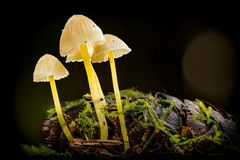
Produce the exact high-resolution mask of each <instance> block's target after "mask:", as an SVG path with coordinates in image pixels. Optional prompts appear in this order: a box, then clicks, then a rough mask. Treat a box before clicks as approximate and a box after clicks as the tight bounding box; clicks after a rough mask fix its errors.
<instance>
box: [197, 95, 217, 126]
mask: <svg viewBox="0 0 240 160" xmlns="http://www.w3.org/2000/svg"><path fill="white" fill-rule="evenodd" d="M194 104H196V105H198V106H199V107H200V109H201V111H202V113H203V116H202V115H200V116H199V115H197V116H196V117H195V119H196V120H203V121H206V123H207V125H210V123H212V122H213V120H212V119H211V113H212V108H211V107H210V106H209V107H206V106H205V104H204V103H203V102H202V101H200V100H198V99H196V100H195V102H194Z"/></svg>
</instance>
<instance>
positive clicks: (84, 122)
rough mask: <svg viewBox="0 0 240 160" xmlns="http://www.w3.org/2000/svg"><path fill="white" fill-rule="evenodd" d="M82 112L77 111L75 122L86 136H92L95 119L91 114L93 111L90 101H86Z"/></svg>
mask: <svg viewBox="0 0 240 160" xmlns="http://www.w3.org/2000/svg"><path fill="white" fill-rule="evenodd" d="M84 107H85V108H84V109H83V111H82V112H79V114H78V117H77V118H76V119H75V121H76V123H77V124H78V125H79V126H80V127H81V129H82V131H83V133H84V134H86V135H87V136H88V138H92V137H93V135H94V134H95V133H96V131H95V128H94V126H95V125H96V123H97V122H96V120H95V118H94V116H93V113H94V111H93V110H92V106H91V104H90V103H86V105H85V106H84Z"/></svg>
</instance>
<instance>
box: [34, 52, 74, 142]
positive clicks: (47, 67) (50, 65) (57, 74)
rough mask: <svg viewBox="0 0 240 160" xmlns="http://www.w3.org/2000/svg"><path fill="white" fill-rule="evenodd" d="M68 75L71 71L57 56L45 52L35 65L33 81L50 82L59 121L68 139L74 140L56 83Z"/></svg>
mask: <svg viewBox="0 0 240 160" xmlns="http://www.w3.org/2000/svg"><path fill="white" fill-rule="evenodd" d="M68 75H69V73H68V71H67V69H66V68H65V67H64V66H63V64H62V63H61V62H60V61H59V60H58V59H57V58H56V57H54V56H52V55H50V54H45V55H44V56H42V57H41V58H40V59H39V60H38V62H37V64H36V66H35V70H34V73H33V81H34V82H50V86H51V91H52V96H53V101H54V105H55V110H56V113H57V117H58V120H59V123H60V125H61V127H62V130H63V133H64V134H65V136H66V138H67V140H68V141H69V142H72V141H73V136H72V134H71V132H70V131H69V129H68V127H67V124H66V122H65V120H64V117H63V113H62V108H61V105H60V102H59V98H58V92H57V87H56V84H55V80H59V79H62V78H65V77H67V76H68Z"/></svg>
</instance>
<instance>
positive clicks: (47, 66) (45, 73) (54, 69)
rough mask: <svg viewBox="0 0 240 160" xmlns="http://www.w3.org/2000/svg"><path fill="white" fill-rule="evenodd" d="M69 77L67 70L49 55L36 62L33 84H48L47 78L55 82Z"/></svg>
mask: <svg viewBox="0 0 240 160" xmlns="http://www.w3.org/2000/svg"><path fill="white" fill-rule="evenodd" d="M68 75H69V73H68V71H67V69H66V68H65V67H64V66H63V64H62V63H61V62H60V61H59V60H58V59H57V58H56V57H54V56H52V55H50V54H45V55H43V56H42V57H41V58H40V59H39V60H38V62H37V64H36V66H35V70H34V73H33V81H34V82H48V81H49V76H53V77H54V79H55V80H59V79H61V78H65V77H67V76H68Z"/></svg>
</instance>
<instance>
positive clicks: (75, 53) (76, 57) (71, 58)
mask: <svg viewBox="0 0 240 160" xmlns="http://www.w3.org/2000/svg"><path fill="white" fill-rule="evenodd" d="M86 44H87V49H88V54H89V57H92V54H93V51H94V44H93V43H92V42H87V43H86ZM82 61H83V58H82V53H81V51H80V46H78V47H75V48H73V49H72V50H71V51H70V53H69V54H68V55H67V58H66V62H67V63H69V62H82Z"/></svg>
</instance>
